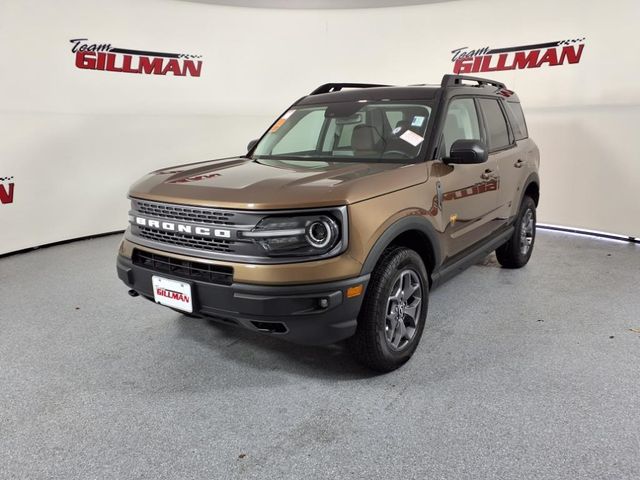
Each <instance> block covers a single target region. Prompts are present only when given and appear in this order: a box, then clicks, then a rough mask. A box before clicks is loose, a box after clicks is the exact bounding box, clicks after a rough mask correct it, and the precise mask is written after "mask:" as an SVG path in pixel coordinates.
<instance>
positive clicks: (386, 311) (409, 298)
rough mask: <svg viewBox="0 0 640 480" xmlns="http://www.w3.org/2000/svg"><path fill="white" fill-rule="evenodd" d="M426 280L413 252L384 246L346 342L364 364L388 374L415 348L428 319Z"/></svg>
mask: <svg viewBox="0 0 640 480" xmlns="http://www.w3.org/2000/svg"><path fill="white" fill-rule="evenodd" d="M428 297H429V281H428V279H427V272H426V269H425V267H424V263H423V262H422V259H421V258H420V255H418V254H417V253H416V252H414V251H413V250H410V249H408V248H403V247H396V248H393V249H390V250H388V251H387V252H386V253H385V254H384V255H383V257H382V259H381V260H380V261H379V262H378V265H377V266H376V268H375V270H374V271H373V273H372V274H371V281H370V282H369V286H368V288H367V293H366V297H365V299H364V302H363V305H362V309H361V310H360V315H359V316H358V327H357V330H356V334H355V335H354V336H353V337H352V338H351V339H349V346H350V348H351V351H352V352H353V354H354V356H355V357H356V359H357V360H358V361H359V362H360V363H362V364H363V365H365V366H367V367H369V368H371V369H373V370H377V371H380V372H389V371H391V370H395V369H396V368H398V367H400V366H401V365H402V364H403V363H405V362H406V361H407V360H409V358H411V356H412V355H413V352H414V351H415V350H416V348H417V346H418V343H419V342H420V337H421V336H422V330H423V329H424V324H425V320H426V317H427V308H428Z"/></svg>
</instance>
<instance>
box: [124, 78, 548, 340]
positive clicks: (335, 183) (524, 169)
mask: <svg viewBox="0 0 640 480" xmlns="http://www.w3.org/2000/svg"><path fill="white" fill-rule="evenodd" d="M465 81H466V79H465V78H464V77H458V76H449V75H447V76H445V77H444V79H443V82H442V84H441V86H439V87H428V86H416V87H370V88H364V87H365V86H362V85H357V86H358V87H363V88H356V89H349V90H347V89H346V88H344V87H346V86H350V85H334V84H331V85H328V86H324V87H321V88H320V89H318V90H317V91H316V92H314V94H312V95H309V96H307V97H303V98H302V99H300V100H299V101H298V102H296V103H295V104H294V105H292V107H290V108H289V109H288V110H287V112H285V113H284V114H283V116H282V117H280V119H278V120H277V121H276V122H275V123H274V124H273V125H272V126H271V128H270V129H269V130H268V131H267V132H266V133H265V135H264V136H263V138H262V139H261V141H260V143H259V144H258V145H257V146H256V145H255V144H254V145H251V148H250V150H249V152H248V154H247V155H246V156H242V157H237V158H226V159H221V160H214V161H207V162H202V163H196V164H190V165H182V166H177V167H171V168H166V169H162V170H159V171H157V172H153V173H152V174H150V175H148V176H146V177H144V178H142V179H141V180H140V181H138V182H137V183H136V184H135V185H133V186H132V188H131V190H130V192H129V196H130V198H131V199H132V210H131V212H130V223H131V225H130V226H129V228H128V230H127V232H126V233H125V238H124V240H123V242H122V245H121V247H120V252H119V257H118V273H119V276H120V278H121V279H122V280H123V281H124V282H125V283H126V284H127V285H128V286H129V287H130V288H131V289H132V292H131V293H132V294H134V292H135V293H139V294H142V295H144V296H145V297H147V298H150V299H154V298H156V300H158V298H157V297H155V294H154V287H153V286H152V277H153V276H164V277H167V278H169V279H177V280H180V281H184V282H186V283H188V284H189V286H190V289H191V293H192V300H191V301H192V304H193V306H192V308H193V310H192V313H194V314H196V315H204V316H210V317H213V318H217V319H219V320H222V321H225V322H228V323H234V324H238V325H241V326H244V327H246V328H249V329H253V330H258V331H262V332H267V333H271V334H273V335H278V336H281V337H283V338H288V339H290V340H293V341H297V342H301V343H309V344H322V343H330V342H335V341H338V340H341V339H344V338H347V337H350V336H351V335H353V334H354V333H355V332H356V329H357V325H358V317H359V313H360V311H361V306H362V302H363V299H367V298H368V295H367V287H368V284H369V281H370V278H371V274H372V273H373V272H374V271H375V270H376V267H377V266H378V265H379V264H380V262H381V259H382V258H383V257H384V256H385V254H386V253H385V252H389V250H390V248H394V247H403V248H406V249H411V250H413V251H415V252H416V253H417V254H418V255H419V256H420V258H421V260H422V262H423V264H424V268H425V271H426V273H427V276H428V283H429V285H425V286H424V289H425V295H426V292H427V291H428V290H429V289H431V288H433V287H434V286H435V285H437V284H438V283H441V282H442V281H443V280H444V279H446V278H448V277H449V276H451V275H454V274H455V273H457V272H459V271H460V270H462V269H464V268H465V267H466V266H468V265H470V264H471V263H473V262H474V261H475V260H477V259H478V258H479V257H481V256H483V255H486V254H488V253H490V252H492V251H493V250H496V249H497V248H499V247H501V246H503V245H505V243H507V242H509V241H510V239H511V241H515V240H513V239H516V240H517V238H520V239H522V238H524V240H523V241H529V242H530V243H531V244H532V242H533V235H529V237H528V238H527V237H526V235H525V236H524V237H523V236H522V235H521V233H522V232H519V231H518V232H516V230H517V229H518V228H520V229H521V230H522V226H520V225H517V224H516V223H517V221H518V216H519V214H520V210H521V206H522V204H523V199H524V198H525V197H529V198H531V199H532V200H533V201H534V202H535V204H537V202H538V198H539V178H538V174H537V171H538V164H539V154H538V149H537V147H536V145H535V143H534V142H533V141H532V140H531V139H530V138H529V137H528V134H527V132H526V125H525V124H524V117H523V116H522V113H521V112H522V111H521V109H520V106H519V103H518V99H517V96H516V95H515V94H514V93H513V92H511V91H509V90H507V89H506V88H505V87H504V85H502V84H499V83H497V82H491V81H487V80H482V79H470V81H471V82H473V83H474V85H467V84H465ZM367 102H369V104H370V105H371V107H370V108H369V107H367V108H369V110H367V113H362V112H359V111H357V110H356V113H351V111H349V112H347V113H345V114H344V115H343V116H342V117H338V118H339V120H335V122H334V123H335V124H336V125H337V126H334V128H338V129H340V128H342V130H341V131H346V130H345V129H346V128H352V129H353V131H352V133H351V142H352V145H349V147H348V148H349V149H352V150H353V153H352V152H351V151H349V152H348V154H349V155H354V158H353V160H350V159H349V158H344V157H340V158H337V159H336V160H335V161H332V160H331V159H327V158H324V157H322V158H320V155H318V157H311V158H306V157H305V158H300V159H298V158H296V157H292V156H286V157H283V158H278V155H273V154H272V152H274V151H275V150H276V148H275V147H269V148H271V150H269V152H268V153H269V155H258V154H256V148H257V149H258V151H260V148H262V150H265V148H266V147H261V146H260V145H261V144H262V145H264V144H265V143H267V144H268V143H269V141H272V143H273V142H277V141H282V140H278V139H276V140H269V138H270V137H275V136H276V134H277V131H278V130H279V129H281V128H282V131H284V129H285V127H288V125H286V122H287V121H290V120H287V118H288V117H291V116H292V118H295V114H296V112H298V113H299V112H300V111H302V110H304V109H305V108H308V109H311V110H309V111H311V112H312V113H313V112H315V111H316V110H313V108H315V107H316V106H322V108H325V109H326V110H325V113H324V120H323V119H322V115H321V114H317V117H318V118H319V119H320V120H319V121H321V122H322V121H324V124H325V127H323V128H327V127H326V124H327V122H329V121H330V120H331V118H332V117H331V114H330V113H327V112H328V111H329V110H331V109H332V108H334V107H332V105H334V104H335V105H339V107H336V108H338V110H339V108H345V107H344V106H345V105H352V104H356V103H361V104H362V103H364V104H367ZM385 102H387V103H385ZM388 102H392V103H391V105H396V104H397V105H399V106H398V107H397V108H398V112H399V113H397V112H394V111H393V107H388V108H387V107H385V105H388V104H389V103H388ZM393 102H395V103H393ZM410 102H415V103H410ZM420 102H426V103H425V105H428V108H427V107H424V108H426V110H425V112H426V113H425V114H424V115H422V114H421V113H420V112H421V110H419V109H418V108H419V107H420V108H422V104H421V103H420ZM492 102H493V103H492ZM327 106H328V107H327ZM496 107H497V108H496ZM354 108H357V106H356V107H354ZM385 108H387V110H385ZM402 109H405V110H402ZM338 110H336V111H338ZM378 111H382V112H386V115H387V117H384V118H383V120H376V119H377V118H379V116H380V115H379V114H378V113H377V112H378ZM403 111H405V112H409V113H408V114H403V113H402V112H403ZM291 112H293V113H291ZM368 112H371V113H368ZM416 112H418V114H419V115H417V114H416ZM469 112H472V113H471V115H470V113H469ZM473 112H475V115H477V118H472V117H473ZM496 112H502V115H503V120H504V124H505V126H506V129H507V130H506V134H507V136H508V143H507V144H506V145H495V144H496V143H498V142H500V141H502V140H501V139H502V138H503V136H504V132H501V131H500V129H499V128H497V127H496V121H495V120H496V118H497V117H495V113H496ZM392 113H393V115H391V114H392ZM492 114H493V115H494V117H491V118H490V115H492ZM307 115H308V116H309V115H310V114H308V113H307ZM402 115H404V116H407V115H408V120H407V119H405V118H404V117H403V116H402ZM283 117H285V119H284V120H282V119H283ZM371 118H373V120H371ZM391 118H393V119H395V118H400V120H398V121H397V124H398V126H397V127H395V128H393V125H390V122H391V120H390V119H391ZM416 118H418V120H416ZM367 119H369V120H367ZM420 119H421V120H420ZM498 120H499V119H498ZM301 121H302V120H301ZM376 121H380V122H384V124H385V125H386V127H385V126H384V125H383V127H380V128H376V127H375V122H376ZM348 122H352V123H354V122H356V125H355V126H353V125H352V123H348ZM357 122H359V123H357ZM366 122H369V123H371V125H373V126H370V125H369V124H367V123H366ZM407 122H412V124H414V126H413V127H411V126H409V124H408V123H407ZM421 122H422V123H423V124H424V125H421V128H418V127H417V125H418V124H420V123H421ZM282 125H284V126H282ZM294 127H295V125H294V126H293V127H292V128H294ZM300 128H302V127H300ZM309 128H310V127H309ZM384 128H393V130H391V131H389V133H388V134H386V137H384V138H383V137H382V136H381V137H380V140H379V141H377V142H376V137H375V135H377V134H378V131H379V130H381V129H384ZM411 129H413V130H411ZM282 131H281V132H280V135H285V136H286V135H287V132H285V133H284V134H283V133H282ZM401 132H404V133H401ZM416 132H417V133H416ZM291 135H293V133H291ZM336 135H337V134H336ZM345 135H346V133H345ZM372 135H373V136H372ZM394 135H399V136H398V137H394ZM416 135H420V136H419V139H421V140H418V141H419V144H418V145H417V146H415V150H410V149H411V148H413V147H412V145H413V143H415V142H416V140H415V138H418V137H416ZM500 135H503V136H502V137H501V136H500ZM329 137H330V135H328V136H327V138H329ZM356 137H358V138H356ZM473 137H479V138H477V139H475V138H473ZM371 138H373V140H371ZM401 139H402V140H401ZM409 140H410V141H411V142H413V143H409ZM458 140H461V141H458ZM382 141H384V145H385V147H386V148H388V150H386V151H385V153H384V154H385V155H386V154H387V152H388V153H389V158H380V157H376V158H371V159H369V157H368V155H370V154H369V152H367V153H366V154H363V155H365V157H366V158H356V157H355V156H356V155H357V154H358V152H359V151H358V150H357V148H358V147H361V145H360V144H363V145H364V147H366V148H370V149H373V148H374V147H375V146H376V145H380V144H381V142H382ZM456 141H458V142H456ZM505 141H506V140H505ZM367 142H369V143H367ZM392 142H397V144H398V145H399V147H393V148H394V150H390V148H391V147H388V145H389V144H391V143H392ZM465 142H466V143H465ZM405 143H406V144H407V145H406V149H405V150H403V149H404V147H405ZM454 143H455V144H454ZM276 145H277V143H276ZM364 147H362V148H364ZM319 148H320V147H319ZM381 148H382V147H381ZM396 148H397V150H396ZM483 149H484V150H483ZM342 151H343V150H340V151H339V150H338V149H336V150H335V151H334V152H333V154H334V155H346V154H347V153H340V152H342ZM344 152H346V150H344ZM410 155H415V157H414V158H412V159H408V158H405V157H408V156H410ZM534 213H535V211H534ZM301 215H310V216H311V217H309V218H310V220H307V224H309V223H310V222H313V221H315V220H314V218H315V217H313V216H314V215H323V217H318V218H321V219H322V218H326V216H329V217H331V218H332V219H333V220H335V234H336V235H338V236H340V238H339V242H338V241H337V240H334V241H336V242H338V243H336V245H335V247H333V249H332V250H331V251H329V252H325V253H323V254H319V255H307V256H300V257H296V256H286V255H284V256H282V255H278V256H275V257H270V256H269V255H270V253H269V251H268V250H267V255H265V256H264V257H263V256H262V254H261V253H260V252H262V250H260V247H258V246H256V245H257V244H258V243H260V244H261V245H262V247H263V248H267V247H265V246H264V244H262V243H261V242H262V238H263V237H260V236H257V237H255V236H252V237H249V236H248V235H252V234H251V232H264V231H265V230H261V227H260V225H261V220H263V219H264V218H267V217H268V218H276V219H278V218H282V219H283V220H287V219H288V218H289V217H296V218H297V217H300V216H301ZM154 220H156V221H155V222H154ZM333 220H331V221H330V223H331V224H332V225H333V224H334V222H333ZM534 221H535V217H534ZM163 222H164V223H163ZM180 222H182V224H183V225H182V227H181V226H180ZM197 225H203V226H204V225H206V226H207V227H211V228H204V227H202V228H201V229H200V231H199V232H200V234H197V233H195V231H194V230H193V229H194V228H196V226H197ZM325 225H326V224H325ZM156 227H157V228H156ZM187 227H190V228H189V229H188V228H187ZM191 227H193V228H191ZM330 227H331V228H333V227H332V226H330ZM179 228H182V230H183V231H182V232H178V231H177V230H178V229H179ZM318 228H320V230H319V234H320V235H322V234H323V232H324V230H322V229H323V228H324V227H322V226H320V227H318ZM331 228H329V234H330V233H331ZM212 229H213V230H212ZM216 229H218V230H216ZM266 231H267V232H270V231H271V230H266ZM247 232H249V233H247ZM514 232H515V233H514ZM205 233H206V235H205ZM325 233H326V232H325ZM308 234H309V232H308V231H307V237H305V238H308ZM245 235H247V237H245ZM514 235H516V236H514ZM517 235H519V236H517ZM516 237H517V238H516ZM292 242H293V240H292ZM269 248H270V247H269ZM503 248H504V247H503ZM522 248H523V249H524V247H522ZM319 251H320V250H319ZM526 254H527V258H526V260H528V255H530V251H527V252H526ZM525 263H526V262H525ZM205 270H206V272H205ZM207 275H208V276H207ZM425 315H426V313H425Z"/></svg>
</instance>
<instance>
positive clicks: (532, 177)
mask: <svg viewBox="0 0 640 480" xmlns="http://www.w3.org/2000/svg"><path fill="white" fill-rule="evenodd" d="M532 183H535V184H536V185H537V186H538V190H540V176H539V175H538V173H537V172H532V173H530V174H529V176H528V177H527V179H526V180H525V181H524V183H523V184H522V190H521V191H520V201H519V202H518V209H520V205H522V200H523V199H524V192H526V191H527V188H529V185H531V184H532Z"/></svg>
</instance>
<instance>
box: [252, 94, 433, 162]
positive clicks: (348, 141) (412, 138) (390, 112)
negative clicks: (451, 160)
mask: <svg viewBox="0 0 640 480" xmlns="http://www.w3.org/2000/svg"><path fill="white" fill-rule="evenodd" d="M430 114H431V106H429V105H426V104H424V103H422V102H420V103H419V102H410V101H402V102H398V103H392V102H390V101H379V102H369V101H359V102H340V103H329V104H326V105H309V106H296V107H293V108H291V109H290V110H288V111H287V112H286V113H284V114H283V115H282V116H281V117H280V118H279V119H278V121H277V122H276V123H274V124H273V126H272V127H271V129H270V130H269V132H268V133H267V134H266V135H265V136H264V137H263V138H262V140H261V141H260V143H258V145H257V146H256V148H255V150H254V152H253V157H254V158H257V159H260V158H270V159H283V160H300V159H322V160H326V159H330V160H340V159H342V160H351V161H353V160H365V161H374V160H378V161H380V160H406V161H408V160H415V159H416V158H417V157H418V155H419V153H420V149H421V147H422V145H423V143H424V139H425V132H426V130H427V124H428V123H429V116H430Z"/></svg>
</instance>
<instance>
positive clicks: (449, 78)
mask: <svg viewBox="0 0 640 480" xmlns="http://www.w3.org/2000/svg"><path fill="white" fill-rule="evenodd" d="M463 80H467V81H469V82H478V86H479V87H482V86H484V85H493V86H494V87H498V88H507V87H506V85H505V84H504V83H502V82H497V81H495V80H489V79H488V78H480V77H469V76H467V75H444V76H443V77H442V83H441V84H440V86H441V87H451V86H454V85H460V84H462V81H463Z"/></svg>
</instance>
